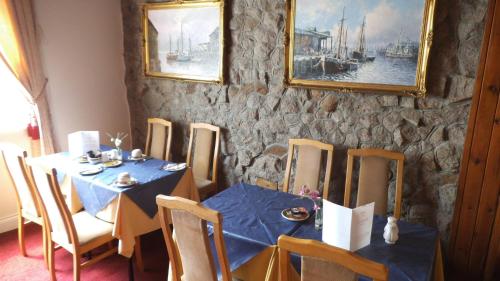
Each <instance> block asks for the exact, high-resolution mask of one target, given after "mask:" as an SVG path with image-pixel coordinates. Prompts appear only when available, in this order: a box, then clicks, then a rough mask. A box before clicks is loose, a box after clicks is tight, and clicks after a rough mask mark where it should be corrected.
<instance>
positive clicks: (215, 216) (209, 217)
mask: <svg viewBox="0 0 500 281" xmlns="http://www.w3.org/2000/svg"><path fill="white" fill-rule="evenodd" d="M156 204H158V206H161V207H166V208H168V209H171V210H186V211H189V212H190V213H192V214H193V215H195V216H197V217H199V218H201V219H203V220H206V221H209V222H212V223H222V215H221V214H220V213H219V212H217V211H215V210H212V209H209V208H207V207H205V206H203V204H201V203H199V202H196V201H192V200H189V199H186V198H182V197H178V196H167V195H158V196H156Z"/></svg>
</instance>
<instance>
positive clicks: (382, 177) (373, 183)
mask: <svg viewBox="0 0 500 281" xmlns="http://www.w3.org/2000/svg"><path fill="white" fill-rule="evenodd" d="M354 157H360V158H361V159H360V167H359V182H358V197H357V200H356V206H361V205H364V204H367V203H371V202H375V214H378V215H384V216H385V215H387V200H388V199H387V194H388V188H389V173H390V170H389V161H391V160H394V161H397V171H396V173H397V175H396V194H395V201H396V202H395V204H394V217H396V218H397V219H399V218H400V216H401V197H402V195H403V165H404V159H405V156H404V154H403V153H399V152H393V151H388V150H384V149H372V148H366V149H349V150H348V151H347V173H346V182H345V194H344V206H346V207H349V205H350V201H351V182H352V173H353V171H352V170H353V165H354Z"/></svg>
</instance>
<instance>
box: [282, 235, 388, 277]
mask: <svg viewBox="0 0 500 281" xmlns="http://www.w3.org/2000/svg"><path fill="white" fill-rule="evenodd" d="M278 248H279V279H278V280H279V281H288V280H291V279H290V278H291V274H290V272H289V270H290V269H291V268H292V267H291V266H290V265H291V264H290V252H293V253H298V254H300V255H301V256H308V257H314V258H319V259H322V260H326V261H328V262H331V263H335V264H338V265H341V266H343V267H345V268H347V269H349V270H351V271H353V272H355V273H358V274H362V275H364V276H367V277H370V278H373V280H375V281H385V280H388V278H389V270H388V269H387V267H386V266H385V265H383V264H380V263H377V262H374V261H371V260H368V259H366V258H363V257H361V256H359V255H356V254H355V253H351V252H349V251H346V250H343V249H340V248H336V247H333V246H330V245H327V244H325V243H322V242H320V241H316V240H309V239H299V238H294V237H290V236H286V235H281V236H280V237H279V238H278ZM332 277H333V276H332Z"/></svg>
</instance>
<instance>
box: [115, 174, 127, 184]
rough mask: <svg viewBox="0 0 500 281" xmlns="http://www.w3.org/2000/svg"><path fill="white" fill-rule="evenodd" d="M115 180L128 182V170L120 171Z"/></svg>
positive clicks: (123, 182)
mask: <svg viewBox="0 0 500 281" xmlns="http://www.w3.org/2000/svg"><path fill="white" fill-rule="evenodd" d="M116 181H117V182H118V183H122V184H127V183H129V182H130V174H129V173H128V172H123V173H120V174H118V177H116Z"/></svg>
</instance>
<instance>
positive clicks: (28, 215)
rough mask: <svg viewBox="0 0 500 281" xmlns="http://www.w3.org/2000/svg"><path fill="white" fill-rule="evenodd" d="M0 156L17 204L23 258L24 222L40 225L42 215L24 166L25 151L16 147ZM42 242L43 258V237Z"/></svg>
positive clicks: (24, 249) (4, 150) (0, 152)
mask: <svg viewBox="0 0 500 281" xmlns="http://www.w3.org/2000/svg"><path fill="white" fill-rule="evenodd" d="M0 155H1V156H2V158H3V160H4V164H5V166H6V168H7V172H8V174H9V177H10V179H11V181H12V183H13V186H14V191H15V194H16V202H17V216H18V220H17V221H18V226H17V227H18V239H19V249H20V251H21V254H22V255H23V256H26V246H25V242H24V231H25V230H24V224H25V223H26V221H27V220H28V221H31V222H34V223H36V224H38V225H40V226H41V225H42V215H41V212H40V207H39V204H38V199H37V198H36V194H35V190H34V186H33V182H32V179H31V178H30V177H29V172H28V170H27V166H26V157H27V153H26V151H22V150H21V149H19V148H17V147H14V146H12V147H10V148H6V149H2V150H1V151H0ZM43 241H44V256H46V255H45V246H46V245H45V244H46V243H45V237H44V238H43Z"/></svg>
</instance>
